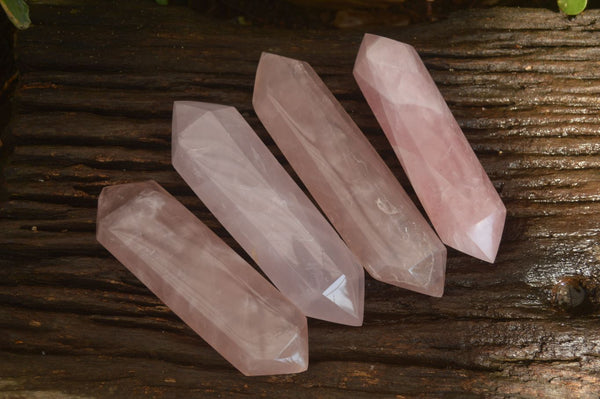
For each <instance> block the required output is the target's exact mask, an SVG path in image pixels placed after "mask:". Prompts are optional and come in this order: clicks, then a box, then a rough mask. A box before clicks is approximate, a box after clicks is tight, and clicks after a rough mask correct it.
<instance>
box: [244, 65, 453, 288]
mask: <svg viewBox="0 0 600 399" xmlns="http://www.w3.org/2000/svg"><path fill="white" fill-rule="evenodd" d="M252 102H253V104H254V109H255V110H256V113H257V114H258V116H259V118H260V120H261V121H262V123H263V124H264V125H265V127H266V128H267V130H268V131H269V134H270V135H271V136H272V137H273V139H274V140H275V142H276V143H277V145H278V146H279V148H280V149H281V151H282V152H283V154H284V155H285V157H286V158H287V159H288V161H289V162H290V164H291V165H292V167H293V168H294V170H295V171H296V173H297V174H298V176H299V177H300V179H302V181H303V182H304V184H305V185H306V187H307V189H308V190H309V191H310V192H311V194H312V196H313V197H314V198H315V200H316V201H317V203H318V204H319V205H320V207H321V209H322V210H323V212H324V213H325V214H326V215H327V217H328V218H329V220H330V221H331V223H332V224H333V225H334V226H335V228H336V229H337V231H338V232H339V233H340V235H341V236H342V238H343V239H344V240H345V241H346V243H347V244H348V247H349V248H350V249H351V250H352V251H353V252H354V253H355V254H356V256H357V257H358V258H359V259H360V261H361V262H362V264H363V266H364V267H365V268H366V269H367V271H368V272H369V274H371V276H373V277H374V278H376V279H378V280H381V281H384V282H386V283H390V284H394V285H397V286H400V287H404V288H407V289H410V290H414V291H417V292H421V293H425V294H428V295H433V296H441V295H442V293H443V290H444V274H445V268H446V248H445V247H444V245H443V244H442V243H441V242H440V240H439V239H438V238H437V236H436V235H435V233H434V232H433V229H432V228H431V227H430V226H429V225H428V224H427V222H426V221H425V219H424V218H423V216H422V215H421V214H420V212H419V211H418V209H417V208H416V207H415V205H414V204H413V203H412V201H411V200H410V198H409V197H408V196H407V194H406V193H405V191H404V190H403V189H402V186H401V185H400V183H399V182H398V181H397V180H396V178H395V177H394V175H393V174H392V172H391V171H390V170H389V168H388V167H387V166H386V164H385V163H384V162H383V160H382V159H381V158H380V157H379V155H378V154H377V152H376V151H375V149H374V148H373V147H372V146H371V144H370V143H369V141H368V140H367V138H366V137H365V136H364V135H363V133H362V132H361V131H360V129H359V128H358V126H356V124H355V123H354V122H353V121H352V119H351V118H350V116H349V115H348V114H347V113H346V112H345V111H344V109H343V108H342V106H341V105H340V104H339V103H338V101H337V100H336V99H335V97H334V96H333V95H332V94H331V92H330V91H329V90H328V89H327V87H326V86H325V84H324V83H323V82H322V81H321V79H319V77H318V76H317V74H316V73H315V72H314V70H313V69H312V68H311V67H310V65H308V64H307V63H305V62H301V61H297V60H294V59H290V58H286V57H281V56H278V55H275V54H268V53H263V55H262V57H261V59H260V62H259V65H258V70H257V72H256V81H255V85H254V98H253V100H252Z"/></svg>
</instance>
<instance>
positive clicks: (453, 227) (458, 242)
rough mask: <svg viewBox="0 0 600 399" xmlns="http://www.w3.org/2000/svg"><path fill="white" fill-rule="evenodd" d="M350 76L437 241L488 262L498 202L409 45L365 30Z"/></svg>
mask: <svg viewBox="0 0 600 399" xmlns="http://www.w3.org/2000/svg"><path fill="white" fill-rule="evenodd" d="M354 77H355V78H356V81H357V82H358V85H359V86H360V88H361V90H362V92H363V94H364V96H365V98H366V99H367V102H368V103H369V105H370V106H371V109H372V110H373V113H374V114H375V116H376V118H377V120H378V121H379V123H380V125H381V127H382V128H383V131H384V132H385V134H386V136H387V138H388V140H389V141H390V143H391V144H392V147H393V148H394V151H395V152H396V155H397V156H398V158H399V159H400V162H401V163H402V166H403V168H404V170H405V171H406V174H407V175H408V177H409V179H410V182H411V184H412V185H413V187H414V189H415V191H416V193H417V195H418V196H419V200H420V201H421V203H422V204H423V207H424V208H425V211H426V212H427V214H428V215H429V218H430V219H431V222H432V223H433V226H434V227H435V229H436V231H437V232H438V234H439V235H440V238H441V239H442V241H443V242H444V243H446V244H447V245H449V246H450V247H452V248H455V249H458V250H459V251H462V252H465V253H467V254H469V255H472V256H474V257H476V258H479V259H482V260H485V261H488V262H493V261H494V259H495V258H496V253H497V251H498V245H499V244H500V238H501V236H502V230H503V228H504V220H505V217H506V208H505V207H504V204H502V201H501V200H500V197H499V196H498V193H497V192H496V190H495V189H494V186H493V185H492V183H491V182H490V179H489V178H488V176H487V174H486V173H485V170H484V169H483V168H482V166H481V164H480V163H479V160H478V159H477V157H476V155H475V153H474V152H473V150H472V148H471V146H470V145H469V143H468V141H467V139H466V138H465V136H464V134H463V133H462V131H461V129H460V127H459V126H458V124H457V123H456V120H455V119H454V117H453V116H452V113H451V112H450V109H449V108H448V106H447V105H446V102H445V101H444V98H443V97H442V95H441V94H440V92H439V91H438V89H437V87H436V85H435V83H434V81H433V79H432V78H431V76H430V75H429V73H428V71H427V68H426V67H425V65H424V64H423V62H422V61H421V59H420V58H419V55H418V54H417V52H416V51H415V49H414V48H413V47H412V46H410V45H407V44H404V43H400V42H397V41H394V40H391V39H387V38H383V37H379V36H375V35H369V34H367V35H365V37H364V39H363V42H362V45H361V47H360V50H359V53H358V56H357V58H356V63H355V66H354Z"/></svg>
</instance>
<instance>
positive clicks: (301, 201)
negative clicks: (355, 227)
mask: <svg viewBox="0 0 600 399" xmlns="http://www.w3.org/2000/svg"><path fill="white" fill-rule="evenodd" d="M173 166H175V169H176V170H177V171H178V172H179V174H180V175H181V176H182V177H183V178H184V180H185V181H186V182H187V183H188V185H189V186H190V187H191V188H192V190H194V192H195V193H196V194H197V195H198V197H200V199H201V200H202V201H203V202H204V204H205V205H206V206H207V207H208V209H210V211H211V212H212V213H213V214H214V215H215V216H216V218H217V219H219V221H220V222H221V224H222V225H223V226H224V227H225V228H226V229H227V230H228V231H229V233H231V235H232V236H233V238H235V239H236V240H237V242H238V243H239V244H240V245H241V246H242V247H243V248H244V250H245V251H246V252H247V253H248V254H249V255H250V256H251V257H252V258H253V259H254V260H255V261H256V263H257V264H258V265H259V266H260V267H261V269H262V270H263V271H264V272H265V274H266V275H267V276H268V277H269V278H270V279H271V281H272V282H273V283H274V284H275V286H277V288H279V290H280V291H281V292H282V293H283V294H284V295H285V296H287V297H288V298H289V299H290V300H291V301H292V302H293V303H294V304H295V305H296V306H298V308H300V310H302V311H303V312H304V314H305V315H307V316H310V317H315V318H318V319H323V320H328V321H332V322H336V323H342V324H349V325H355V326H358V325H361V324H362V320H363V305H364V272H363V270H362V267H361V266H360V264H359V263H358V260H357V259H356V258H355V257H354V255H353V254H352V253H351V252H350V250H349V249H348V248H347V247H346V245H345V244H344V242H343V241H342V240H341V239H340V237H339V236H338V235H337V233H336V232H335V230H334V229H333V228H332V227H331V225H330V224H329V223H328V222H327V220H325V218H324V217H323V215H321V213H319V211H318V210H317V208H316V207H315V206H314V205H313V203H312V202H311V201H310V200H309V199H308V197H307V196H306V195H305V194H304V193H303V192H302V190H301V189H300V188H299V187H298V185H297V184H296V183H295V182H294V181H293V180H292V178H291V177H290V176H289V175H288V174H287V172H286V171H285V170H284V169H283V167H282V166H281V165H280V164H279V163H278V162H277V160H276V159H275V157H274V156H273V154H271V152H270V151H269V149H268V148H267V147H266V146H265V145H264V144H263V142H262V141H261V140H260V138H259V137H258V136H257V135H256V133H254V131H253V130H252V128H251V127H250V126H249V125H248V123H246V121H245V120H244V118H243V117H242V116H241V115H240V114H239V112H237V110H236V109H235V108H233V107H228V106H223V105H217V104H206V103H196V102H180V101H178V102H176V103H175V105H174V108H173ZM257 322H259V323H260V321H259V320H258V321H257Z"/></svg>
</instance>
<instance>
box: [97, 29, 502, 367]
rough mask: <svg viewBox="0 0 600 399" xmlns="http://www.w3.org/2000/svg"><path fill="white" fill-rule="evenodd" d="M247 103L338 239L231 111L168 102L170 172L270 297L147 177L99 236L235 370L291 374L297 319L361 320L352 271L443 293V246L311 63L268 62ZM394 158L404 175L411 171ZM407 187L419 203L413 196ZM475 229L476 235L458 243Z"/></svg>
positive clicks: (302, 341) (107, 206)
mask: <svg viewBox="0 0 600 399" xmlns="http://www.w3.org/2000/svg"><path fill="white" fill-rule="evenodd" d="M372 38H374V37H373V36H371V35H367V36H365V40H364V41H363V46H362V47H361V52H359V57H358V59H357V63H356V68H355V76H356V77H357V81H358V82H359V84H361V88H363V91H365V88H364V87H365V85H369V84H371V83H373V82H371V81H370V80H369V79H371V80H373V79H374V77H375V78H377V76H374V75H368V74H366V73H364V71H365V70H367V71H369V70H370V69H373V68H372V66H369V65H368V66H367V67H364V65H365V63H364V62H363V61H364V59H365V57H366V56H365V54H367V55H368V53H369V51H368V50H365V43H367V45H368V41H369V40H370V39H372ZM386 40H387V39H386ZM394 43H396V42H394ZM415 54H416V53H415ZM384 55H386V54H384ZM384 59H385V57H384ZM386 60H387V59H386ZM416 60H417V61H418V63H420V59H419V58H418V56H417V58H416ZM400 61H402V59H400ZM421 65H422V63H421ZM365 68H366V69H365ZM417 69H418V68H417ZM423 69H424V67H423ZM420 72H423V71H422V70H420ZM424 72H425V74H426V76H427V77H429V75H428V73H427V70H426V69H425V70H424ZM365 76H366V77H365ZM361 79H362V80H361ZM365 82H367V83H365ZM376 83H377V82H376ZM427 83H429V84H433V82H432V81H431V82H427ZM373 86H376V85H375V84H373ZM373 86H369V88H371V89H373ZM433 87H434V89H435V92H436V93H437V94H438V95H439V93H438V92H437V88H435V84H433ZM377 89H378V88H377V87H375V89H373V90H375V92H376V94H373V93H369V94H367V92H365V96H366V97H367V100H368V101H369V103H370V104H371V106H372V107H373V109H374V112H375V114H376V116H377V118H378V119H379V120H380V123H382V126H383V128H384V131H385V132H386V134H388V137H390V134H393V136H392V137H394V140H392V139H390V141H391V142H392V144H393V145H394V149H395V150H396V148H397V147H398V145H396V144H397V142H402V139H401V138H400V137H399V135H401V134H406V133H405V132H403V131H402V129H400V131H399V132H398V131H397V130H398V129H396V130H393V129H391V128H390V126H393V127H394V128H397V127H398V126H397V125H394V124H393V123H389V121H388V124H387V125H385V124H384V122H382V118H383V117H385V115H386V112H387V109H386V110H384V111H382V112H378V109H376V106H377V104H379V105H380V104H381V102H382V100H381V99H380V98H379V99H378V98H377V95H380V96H384V97H385V93H384V94H383V95H382V94H381V92H380V91H379V92H378V91H377ZM386 93H387V92H386ZM400 97H402V96H400ZM440 98H441V96H440ZM434 99H437V98H436V97H434ZM377 101H379V103H377ZM442 102H443V99H442ZM436 104H437V103H436ZM443 104H444V106H445V103H443ZM253 105H254V108H255V110H256V113H257V115H258V116H259V118H260V120H261V122H262V123H263V124H264V126H265V127H266V129H267V130H268V132H269V133H270V135H271V136H272V138H273V140H274V141H275V143H276V144H277V146H278V147H279V148H280V149H281V151H282V152H283V154H284V156H285V157H286V158H287V160H288V161H289V163H290V165H291V166H292V167H293V169H294V170H295V171H296V173H297V174H298V176H299V177H300V179H301V180H302V181H303V183H304V184H305V186H306V188H307V189H308V191H309V192H310V193H311V194H312V196H313V198H314V199H315V201H316V202H317V203H318V204H319V206H320V207H321V209H322V211H323V213H324V214H325V215H326V216H327V217H328V219H329V220H330V221H331V223H332V224H333V226H334V227H335V229H336V230H337V232H338V233H339V234H340V236H341V237H342V238H343V240H344V241H342V240H341V239H340V237H339V236H338V235H337V233H336V231H335V230H334V229H333V228H332V227H331V225H329V223H328V222H327V220H326V219H325V218H324V217H323V216H322V215H321V213H320V212H319V211H318V210H317V208H316V207H315V206H314V205H313V203H312V202H311V201H310V200H309V199H308V197H307V196H306V195H305V194H304V193H303V192H302V190H301V189H300V188H299V187H298V186H297V185H296V183H295V182H294V181H293V179H292V178H291V177H290V176H289V175H288V174H287V173H286V172H285V170H284V169H283V167H282V166H281V165H280V164H279V163H278V162H277V160H276V159H275V157H274V156H273V155H272V153H271V152H270V151H269V149H268V148H267V147H266V146H265V145H264V144H263V142H262V141H261V140H260V138H259V137H258V136H257V135H256V134H255V133H254V131H253V130H252V128H251V127H250V126H249V125H248V124H247V123H246V121H245V120H244V119H243V117H242V116H241V115H240V114H239V113H238V112H237V110H235V108H233V107H228V106H223V105H217V104H208V103H197V102H176V103H175V106H174V111H173V165H174V166H175V168H176V170H177V171H178V172H179V174H180V175H181V176H182V177H183V178H184V180H185V181H186V182H187V184H188V185H189V186H190V187H191V188H192V190H193V191H194V192H195V193H196V194H197V195H198V197H199V198H200V199H201V200H202V201H203V202H204V204H205V205H206V206H207V208H208V209H209V210H210V211H211V212H212V213H213V214H214V215H215V217H216V218H217V219H218V220H219V221H220V222H221V224H222V225H223V226H224V227H225V228H226V229H227V230H228V231H229V232H230V234H231V235H232V236H233V238H234V239H235V240H236V241H237V242H238V243H239V244H240V245H241V246H242V248H244V250H245V251H246V252H247V253H248V254H249V255H250V256H251V257H252V259H253V260H254V261H255V262H256V263H257V265H258V266H259V267H260V268H261V269H262V270H263V272H264V273H265V274H266V275H267V276H268V277H269V278H270V279H271V281H272V282H273V283H274V284H275V286H276V287H277V288H278V289H279V291H277V290H275V289H274V288H273V287H272V286H271V285H270V284H269V283H267V282H266V280H264V279H262V278H261V277H260V275H258V273H257V272H256V271H254V270H253V269H252V267H251V266H250V265H248V264H247V263H246V262H245V261H244V260H243V259H242V258H240V257H239V256H238V255H237V254H235V252H234V251H233V250H231V249H230V248H229V247H227V246H226V244H225V243H223V241H222V240H220V239H219V238H218V237H217V236H215V235H214V234H213V233H212V232H210V230H209V229H208V228H207V227H206V226H204V225H203V224H202V222H200V221H199V220H198V219H196V218H195V217H194V216H193V215H192V214H191V213H190V212H189V211H187V210H186V209H185V208H184V207H183V205H181V204H180V203H178V202H177V201H176V200H175V199H174V198H173V197H171V196H170V195H169V194H168V193H166V192H165V191H164V190H163V189H162V188H160V187H159V186H158V185H157V184H156V183H154V182H145V183H134V184H128V185H121V186H114V187H108V188H106V189H105V190H104V191H103V192H102V194H101V196H100V200H99V202H100V203H99V212H98V240H99V241H100V242H101V243H102V244H103V245H104V246H105V247H106V248H107V249H109V251H111V252H112V253H113V254H114V255H115V256H116V257H117V258H118V259H119V260H120V261H121V262H122V263H123V264H125V265H126V266H127V267H128V268H129V269H130V270H131V271H132V272H133V273H134V274H135V275H136V276H137V277H138V278H139V279H140V280H141V281H142V282H143V283H144V284H146V285H147V286H148V287H149V288H150V289H151V290H152V291H153V292H154V293H155V294H156V295H157V296H158V297H159V298H160V299H161V300H163V301H164V302H165V303H166V304H167V305H168V306H169V307H170V308H171V309H172V310H173V311H174V312H175V313H176V314H178V315H179V316H180V317H181V318H182V319H183V320H184V321H185V322H186V323H187V324H188V325H190V327H192V329H194V330H195V331H196V332H197V333H198V334H199V335H201V336H202V337H203V338H204V339H205V340H206V341H207V342H208V343H209V344H210V345H212V346H213V347H214V348H215V349H216V350H217V351H218V352H219V353H221V354H222V355H223V356H224V357H225V358H226V359H227V360H229V361H230V362H231V363H232V364H233V365H234V366H236V367H237V368H238V369H239V370H240V371H241V372H242V373H244V374H246V375H261V374H280V373H290V372H299V371H302V370H304V369H306V367H307V364H308V354H307V332H306V318H305V317H304V316H303V315H302V314H304V315H306V316H310V317H315V318H319V319H323V320H328V321H332V322H337V323H342V324H348V325H355V326H357V325H361V324H362V317H363V301H364V299H363V298H364V273H363V269H362V266H364V267H365V269H366V270H367V271H368V272H369V274H371V275H372V276H373V277H374V278H376V279H378V280H381V281H384V282H387V283H390V284H394V285H397V286H400V287H404V288H407V289H411V290H414V291H417V292H421V293H425V294H429V295H433V296H441V295H442V293H443V286H444V273H445V262H446V250H445V247H444V246H443V244H442V243H441V242H440V241H439V239H438V238H437V236H436V235H435V233H434V232H433V230H432V229H431V228H430V227H429V225H428V224H427V222H426V221H425V219H424V218H423V217H422V215H421V214H420V212H419V211H418V209H417V208H416V207H415V205H414V204H413V203H412V201H411V200H410V198H409V197H408V195H407V194H406V193H405V192H404V190H403V189H402V187H401V185H400V184H399V183H398V181H397V180H396V178H395V177H394V175H393V174H392V172H391V171H390V170H389V168H388V167H387V166H386V164H385V163H384V162H383V160H382V159H381V158H380V157H379V155H378V154H377V152H376V151H375V149H374V148H373V147H372V146H371V145H370V143H369V141H368V140H367V139H366V137H365V136H364V135H363V134H362V132H361V131H360V129H359V128H358V127H357V126H356V124H355V123H354V122H353V121H352V119H351V118H350V116H349V115H348V114H347V113H346V112H345V111H344V109H343V108H342V107H341V105H340V104H339V103H338V102H337V100H336V99H335V97H334V96H333V95H332V94H331V92H330V91H329V90H328V89H327V87H326V86H325V84H324V83H323V82H322V81H321V79H320V78H319V77H318V76H317V75H316V73H315V72H314V71H313V69H312V68H311V67H310V66H309V65H308V64H307V63H304V62H301V61H297V60H293V59H290V58H285V57H281V56H277V55H274V54H268V53H264V54H263V55H262V57H261V59H260V62H259V66H258V70H257V74H256V82H255V89H254V98H253ZM386 105H387V103H386ZM388 108H389V107H388ZM439 109H441V110H442V111H441V113H442V115H444V109H443V108H440V107H435V108H434V110H435V111H436V112H437V111H439ZM446 110H447V107H446ZM432 112H433V111H432ZM447 112H448V113H449V110H448V111H447ZM382 115H383V116H382ZM419 115H421V116H423V115H422V113H421V114H419ZM424 117H427V115H425V116H424ZM446 117H447V115H446ZM450 118H451V119H452V121H454V119H453V118H452V116H451V114H450ZM454 123H455V124H456V122H454ZM415 124H416V123H415ZM456 126H457V125H456ZM412 127H415V126H411V125H409V128H412ZM425 127H426V128H427V127H428V125H426V126H425ZM390 129H391V130H390ZM389 132H391V133H389ZM454 133H456V132H454ZM458 133H459V134H460V136H462V132H460V129H459V130H458ZM414 134H417V135H418V134H419V133H418V132H415V133H414ZM409 135H410V133H409ZM425 135H426V136H427V135H431V132H430V131H428V132H427V133H426V134H425ZM429 139H430V140H434V139H435V138H432V137H429ZM454 139H455V138H454ZM462 139H463V140H464V142H465V143H466V139H464V136H462ZM443 140H445V141H444V143H446V142H447V141H448V140H453V138H452V137H451V138H450V139H447V138H445V136H444V138H443ZM421 144H423V143H421ZM446 144H447V143H446ZM425 145H429V144H427V143H425ZM467 146H468V143H467ZM451 147H452V146H451ZM459 147H460V146H459ZM402 148H403V147H402ZM468 149H469V150H470V147H468ZM421 150H423V148H421ZM396 151H397V153H398V155H399V157H400V154H401V153H402V152H401V151H398V150H396ZM408 152H410V150H409V151H408ZM450 152H451V151H450ZM471 154H472V150H471ZM436 155H439V154H436ZM459 155H461V154H459ZM455 156H456V155H454V157H455ZM472 156H473V157H474V154H473V155H472ZM409 158H410V156H409ZM447 158H448V157H447ZM448 159H451V162H454V163H452V164H453V165H454V164H455V163H457V162H455V161H453V160H452V159H453V158H452V156H450V157H449V158H448ZM475 161H476V162H477V164H478V165H479V163H478V161H477V159H476V158H475ZM401 162H402V164H403V166H404V167H405V168H406V167H407V166H406V165H407V164H410V165H412V164H411V162H409V161H403V160H402V158H401ZM438 166H439V164H438ZM457 166H458V167H462V168H463V169H461V170H459V172H458V174H461V173H463V174H464V173H465V168H467V167H470V165H467V166H465V165H463V164H462V163H460V162H458V163H457ZM435 167H436V165H434V166H432V167H430V168H426V169H427V170H434V171H435ZM479 168H480V169H481V170H483V169H482V168H481V166H480V165H479ZM407 174H408V176H409V178H411V182H412V176H411V173H410V172H409V171H408V170H407ZM432 174H435V173H434V172H430V175H432ZM483 175H484V176H485V178H486V179H487V176H486V175H485V173H483ZM418 177H419V178H424V177H425V178H431V176H427V175H426V174H425V175H420V176H418ZM487 182H488V183H489V179H487ZM434 183H435V184H438V185H439V183H440V182H439V181H436V180H435V179H434ZM489 184H490V185H491V183H489ZM413 185H415V183H414V182H413ZM455 189H456V191H460V190H461V187H456V188H455ZM492 189H493V186H492ZM415 190H416V191H417V194H418V195H419V196H421V191H422V190H419V189H418V188H417V187H416V186H415ZM444 192H445V188H444ZM469 193H470V192H469ZM469 193H467V194H466V195H468V194H469ZM494 193H495V191H494ZM496 196H497V194H496ZM420 198H421V197H420ZM421 201H422V202H424V207H425V209H426V210H427V211H428V212H429V211H430V210H429V208H428V205H426V204H425V201H424V200H423V199H421ZM433 202H434V203H436V202H435V201H433ZM479 208H482V207H479ZM479 208H478V209H479ZM483 208H485V207H483ZM485 209H487V208H485ZM430 217H432V216H431V215H430ZM432 222H433V223H434V226H435V227H436V229H437V230H438V233H440V231H445V230H440V229H441V227H438V225H437V224H436V220H434V218H433V217H432ZM488 224H489V223H488ZM460 226H461V227H462V225H460ZM484 227H485V226H484ZM500 231H501V230H500ZM483 233H486V232H485V231H484V229H482V228H479V230H475V231H474V232H470V233H469V232H467V236H468V234H471V235H472V234H475V235H477V234H483ZM440 235H442V233H440ZM442 238H443V239H444V236H442ZM461 240H462V241H464V239H462V238H461ZM498 240H499V237H498ZM444 241H445V242H446V243H448V241H447V240H444ZM462 241H461V242H462ZM449 245H451V246H455V245H452V244H449ZM455 247H456V246H455ZM488 247H489V245H488ZM488 247H486V248H484V249H483V252H484V253H486V254H488V253H489V252H490V250H489V248H488ZM495 248H496V249H497V245H496V247H495ZM459 249H460V248H459ZM486 250H487V252H486ZM465 252H467V253H472V252H473V251H471V252H468V251H465ZM494 255H495V250H494ZM480 257H481V256H480ZM486 260H490V259H489V256H488V259H486ZM361 265H362V266H361Z"/></svg>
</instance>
